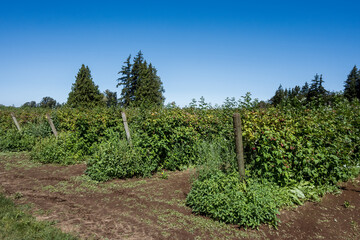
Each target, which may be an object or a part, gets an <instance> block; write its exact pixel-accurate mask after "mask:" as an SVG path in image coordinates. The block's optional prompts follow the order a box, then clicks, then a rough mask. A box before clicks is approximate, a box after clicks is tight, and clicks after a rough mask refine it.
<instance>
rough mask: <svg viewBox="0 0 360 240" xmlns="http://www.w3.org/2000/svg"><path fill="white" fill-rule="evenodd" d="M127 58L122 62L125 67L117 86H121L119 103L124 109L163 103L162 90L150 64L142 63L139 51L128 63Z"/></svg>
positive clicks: (160, 83)
mask: <svg viewBox="0 0 360 240" xmlns="http://www.w3.org/2000/svg"><path fill="white" fill-rule="evenodd" d="M130 58H131V56H129V57H128V58H127V61H126V62H124V63H125V66H123V67H122V70H121V71H120V72H119V74H121V75H122V77H120V78H118V81H119V83H118V84H117V87H118V86H122V87H123V88H122V90H121V97H120V102H121V105H122V106H124V107H129V106H136V107H139V106H159V105H162V104H163V103H164V100H165V98H164V96H163V93H164V88H163V86H162V82H161V79H160V77H159V76H157V70H156V68H155V67H153V66H152V64H151V63H150V64H148V63H147V62H146V61H144V57H143V54H142V52H141V51H139V52H138V54H137V55H136V56H135V57H134V59H133V63H132V64H131V63H130Z"/></svg>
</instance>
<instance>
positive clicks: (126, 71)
mask: <svg viewBox="0 0 360 240" xmlns="http://www.w3.org/2000/svg"><path fill="white" fill-rule="evenodd" d="M130 59H131V55H129V57H128V58H127V59H126V61H125V62H124V64H125V65H124V66H122V68H121V71H120V72H118V74H121V75H122V77H120V78H118V79H117V80H118V82H119V83H118V84H117V85H116V87H119V86H122V89H121V98H120V99H119V100H120V102H121V104H122V105H123V106H125V107H127V106H129V105H130V103H131V101H133V100H134V99H133V96H134V92H133V90H134V88H133V86H132V82H131V67H132V64H131V63H130Z"/></svg>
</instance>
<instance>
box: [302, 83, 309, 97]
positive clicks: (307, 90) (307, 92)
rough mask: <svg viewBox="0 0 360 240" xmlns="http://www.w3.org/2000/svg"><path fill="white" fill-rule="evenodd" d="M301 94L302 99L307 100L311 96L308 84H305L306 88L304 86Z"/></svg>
mask: <svg viewBox="0 0 360 240" xmlns="http://www.w3.org/2000/svg"><path fill="white" fill-rule="evenodd" d="M300 94H301V95H302V97H305V98H306V97H307V95H308V94H309V84H308V83H307V82H305V84H304V86H302V88H301V91H300Z"/></svg>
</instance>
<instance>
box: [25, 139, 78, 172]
mask: <svg viewBox="0 0 360 240" xmlns="http://www.w3.org/2000/svg"><path fill="white" fill-rule="evenodd" d="M83 149H84V143H82V142H81V141H79V138H78V137H77V136H76V134H75V133H61V134H60V135H59V136H58V138H56V137H48V138H45V139H42V140H41V141H39V142H37V143H36V145H35V146H34V148H33V150H32V152H31V158H32V159H33V160H35V161H39V162H42V163H57V164H64V165H67V164H73V163H77V162H79V161H82V160H84V158H85V153H84V151H83Z"/></svg>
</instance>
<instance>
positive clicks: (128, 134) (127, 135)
mask: <svg viewBox="0 0 360 240" xmlns="http://www.w3.org/2000/svg"><path fill="white" fill-rule="evenodd" d="M121 117H122V120H123V123H124V128H125V132H126V138H127V140H128V142H129V145H130V146H132V143H131V137H130V130H129V126H128V123H127V120H126V114H125V113H124V112H121Z"/></svg>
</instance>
